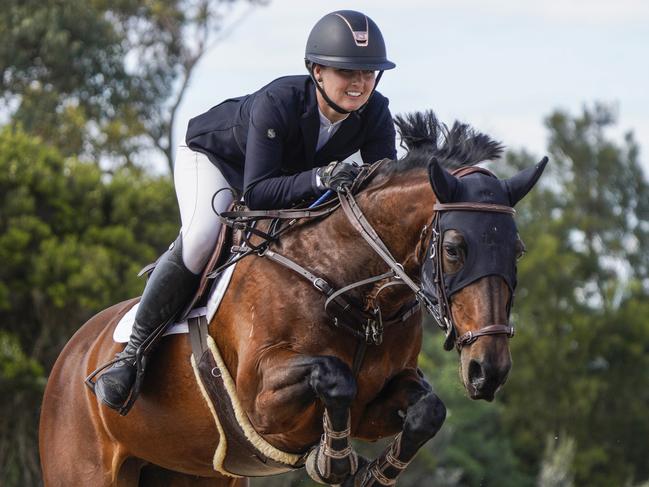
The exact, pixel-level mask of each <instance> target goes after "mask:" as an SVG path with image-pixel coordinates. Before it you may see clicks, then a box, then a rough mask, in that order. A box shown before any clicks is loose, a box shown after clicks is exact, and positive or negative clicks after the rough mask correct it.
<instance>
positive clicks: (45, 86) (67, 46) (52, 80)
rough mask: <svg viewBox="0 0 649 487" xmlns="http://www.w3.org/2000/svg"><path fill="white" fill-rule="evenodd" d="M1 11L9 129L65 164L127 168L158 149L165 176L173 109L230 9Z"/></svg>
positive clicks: (201, 3)
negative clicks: (107, 163)
mask: <svg viewBox="0 0 649 487" xmlns="http://www.w3.org/2000/svg"><path fill="white" fill-rule="evenodd" d="M265 1H266V0H246V2H247V3H249V4H250V5H259V4H263V3H265ZM6 3H7V5H3V9H2V12H0V72H1V76H0V90H1V95H0V100H2V101H3V102H4V104H5V106H6V107H7V108H8V109H9V110H10V112H11V113H10V115H11V124H12V125H13V126H21V127H22V128H23V129H24V130H26V131H27V132H29V133H31V134H33V135H38V136H39V137H41V139H42V140H44V141H46V142H47V143H49V144H51V145H53V146H55V147H57V148H59V150H60V151H61V152H62V153H63V154H64V155H79V154H84V155H86V156H87V157H88V159H90V160H95V161H99V160H100V159H101V158H102V157H106V156H107V157H109V158H111V159H113V160H116V161H118V162H121V163H122V164H126V165H129V164H133V163H134V162H135V161H136V160H137V156H138V154H141V153H142V152H144V151H150V150H151V149H156V150H158V151H159V152H160V153H162V154H163V155H164V156H165V158H166V159H167V162H168V165H169V168H170V169H171V167H172V157H173V150H174V143H173V140H172V128H173V123H174V118H175V115H176V112H177V108H178V106H179V104H180V102H181V101H182V98H183V95H184V94H185V91H186V88H187V86H188V82H189V79H190V77H191V75H192V72H193V70H194V68H195V67H196V64H197V63H198V61H199V60H200V59H201V57H202V56H203V54H205V52H206V51H207V50H208V49H209V48H210V46H211V45H212V44H213V43H214V42H215V41H216V40H217V37H216V36H217V34H219V33H221V34H223V29H224V26H225V18H226V16H227V15H228V14H229V13H231V12H232V7H233V5H234V4H235V3H236V0H120V1H118V2H109V1H106V0H89V1H86V2H81V3H80V2H77V1H74V0H60V1H57V2H41V1H38V0H26V1H25V0H8V2H6Z"/></svg>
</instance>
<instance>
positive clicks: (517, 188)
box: [502, 157, 548, 206]
mask: <svg viewBox="0 0 649 487" xmlns="http://www.w3.org/2000/svg"><path fill="white" fill-rule="evenodd" d="M547 163H548V158H547V157H544V158H543V159H541V162H539V163H538V164H536V165H535V166H532V167H528V168H527V169H523V170H522V171H521V172H519V173H518V174H516V175H515V176H514V177H512V178H510V179H505V180H503V181H502V184H503V186H504V188H505V191H507V194H508V195H509V204H510V205H511V206H514V205H515V204H516V203H518V202H519V201H520V200H522V199H523V197H524V196H525V195H526V194H527V193H529V191H530V190H531V189H532V188H533V187H534V185H535V184H536V182H537V181H538V180H539V178H540V177H541V174H543V170H544V169H545V166H546V164H547Z"/></svg>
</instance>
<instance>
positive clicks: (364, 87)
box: [313, 65, 376, 121]
mask: <svg viewBox="0 0 649 487" xmlns="http://www.w3.org/2000/svg"><path fill="white" fill-rule="evenodd" d="M313 74H314V75H315V78H316V80H322V81H320V86H322V87H323V88H324V90H325V92H326V93H327V96H328V97H329V98H331V100H332V101H333V102H334V103H335V104H336V105H338V106H339V107H341V108H343V109H345V110H348V111H354V110H358V109H359V108H360V107H362V106H363V105H364V104H365V103H366V102H367V100H368V99H369V97H370V95H371V94H372V89H374V83H375V81H376V74H375V72H374V71H360V70H354V71H352V70H348V69H338V68H331V67H326V66H320V65H316V66H315V68H314V71H313ZM318 95H320V93H318ZM318 105H319V106H320V110H321V111H322V113H324V114H325V116H327V118H329V119H330V120H331V118H330V117H329V113H330V112H333V113H334V114H337V112H335V111H334V110H333V109H332V108H331V107H329V105H327V103H326V102H325V101H324V99H322V97H321V96H318ZM323 105H324V106H325V107H326V110H324V109H323ZM337 115H338V117H336V118H339V116H340V114H337ZM332 121H333V120H332Z"/></svg>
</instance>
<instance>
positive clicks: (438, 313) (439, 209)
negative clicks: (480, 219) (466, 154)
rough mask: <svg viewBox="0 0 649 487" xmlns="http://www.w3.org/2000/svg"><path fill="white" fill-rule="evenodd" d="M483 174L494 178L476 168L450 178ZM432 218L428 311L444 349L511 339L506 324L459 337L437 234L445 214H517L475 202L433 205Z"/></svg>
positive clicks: (442, 238)
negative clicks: (432, 273) (432, 298)
mask: <svg viewBox="0 0 649 487" xmlns="http://www.w3.org/2000/svg"><path fill="white" fill-rule="evenodd" d="M474 173H483V174H487V175H489V176H493V174H491V172H489V171H488V170H486V169H484V168H481V167H478V166H470V167H463V168H460V169H457V170H455V171H454V172H453V175H454V176H456V177H458V178H461V177H463V176H467V175H469V174H474ZM433 209H434V210H435V214H434V216H433V221H432V223H431V229H432V230H431V237H430V255H429V257H428V258H429V259H431V260H432V261H433V267H434V269H435V279H434V288H435V295H436V298H437V303H436V304H432V305H431V306H430V307H427V309H428V311H429V312H430V313H431V315H432V316H433V318H434V319H435V321H436V322H437V325H438V326H439V327H440V328H441V329H442V331H444V334H445V337H446V338H445V341H444V349H445V350H452V349H453V346H455V347H456V348H457V349H458V351H459V350H461V349H462V348H463V347H465V346H466V345H470V344H472V343H474V342H475V341H476V340H477V339H478V338H480V337H481V336H488V335H506V336H507V337H509V338H511V337H513V336H514V327H513V326H511V325H508V324H501V323H494V324H491V325H487V326H483V327H482V328H479V329H478V330H471V331H467V332H466V333H464V334H462V335H460V336H458V332H457V326H456V325H455V322H454V320H453V314H452V313H451V305H450V301H449V298H448V295H447V292H446V284H445V282H444V266H443V260H442V251H443V240H444V236H443V235H442V232H441V230H440V220H441V215H442V213H444V212H448V211H472V212H476V211H477V212H487V213H503V214H507V215H511V216H514V215H516V210H515V209H514V208H512V207H510V206H505V205H498V204H494V203H474V202H459V203H435V206H434V207H433ZM511 301H512V300H511V299H510V303H509V305H508V306H507V320H508V321H509V314H510V310H511Z"/></svg>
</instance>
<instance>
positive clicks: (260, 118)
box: [243, 92, 322, 209]
mask: <svg viewBox="0 0 649 487" xmlns="http://www.w3.org/2000/svg"><path fill="white" fill-rule="evenodd" d="M279 106H280V104H279V103H278V102H277V100H275V99H274V97H273V95H272V93H270V92H267V93H264V94H263V95H262V96H261V97H260V99H257V100H255V104H254V106H253V107H252V109H251V113H250V124H249V127H248V139H247V142H246V162H245V166H244V175H243V191H244V195H243V197H244V201H245V203H246V205H247V206H248V207H249V208H251V209H274V208H288V207H290V206H292V205H293V204H295V203H296V202H298V201H301V200H305V199H310V198H313V197H315V196H318V195H319V194H320V193H321V192H322V191H321V190H318V189H317V187H316V185H315V174H314V171H313V170H312V169H308V170H306V171H302V172H298V173H296V174H290V175H287V174H285V173H284V172H283V171H282V169H281V166H282V161H283V159H284V158H285V157H286V151H285V144H286V137H287V130H288V120H286V117H287V116H289V115H287V114H286V113H284V112H283V111H282V110H281V109H280V108H278V107H279Z"/></svg>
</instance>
